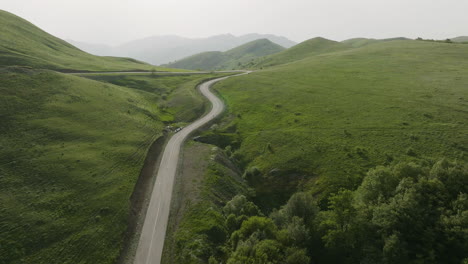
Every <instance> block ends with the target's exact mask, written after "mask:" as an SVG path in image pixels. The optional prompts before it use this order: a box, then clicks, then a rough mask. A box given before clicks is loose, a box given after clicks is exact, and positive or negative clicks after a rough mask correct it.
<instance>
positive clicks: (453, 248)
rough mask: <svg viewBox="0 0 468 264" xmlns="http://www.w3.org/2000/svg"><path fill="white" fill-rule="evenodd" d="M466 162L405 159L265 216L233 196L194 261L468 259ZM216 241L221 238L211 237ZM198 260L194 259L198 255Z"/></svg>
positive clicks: (257, 263) (229, 263)
mask: <svg viewBox="0 0 468 264" xmlns="http://www.w3.org/2000/svg"><path fill="white" fill-rule="evenodd" d="M467 193H468V167H467V165H466V164H460V163H457V162H449V161H446V160H441V161H438V162H436V163H434V164H429V163H428V162H423V161H421V162H418V163H416V162H405V163H399V164H397V165H393V166H388V167H377V168H374V169H372V170H370V171H369V172H368V174H367V175H366V177H365V178H364V179H363V181H362V183H361V184H360V186H359V187H358V188H357V189H356V190H346V189H341V190H340V191H338V192H336V193H334V194H332V195H331V196H330V197H329V198H328V201H329V202H328V206H327V207H326V208H320V207H319V206H317V202H316V199H315V198H314V196H313V195H311V194H310V193H308V192H299V193H296V194H294V195H293V196H292V197H291V198H290V199H289V201H288V202H287V204H285V205H284V206H283V207H281V208H280V209H278V210H274V211H273V212H271V213H270V214H269V215H268V216H265V215H263V214H262V212H261V210H260V209H259V208H258V207H257V206H256V205H255V204H253V203H252V202H250V201H249V200H248V199H247V198H246V197H245V196H242V195H238V196H236V197H234V198H233V199H232V200H231V201H230V202H228V203H227V204H226V205H225V206H224V208H223V209H222V212H220V214H221V215H222V216H223V219H224V223H222V221H221V222H220V226H218V227H217V228H218V229H219V230H223V231H222V232H217V233H216V234H217V236H218V237H217V238H213V237H211V238H210V235H209V234H208V233H207V237H208V240H207V241H212V245H211V246H212V247H211V248H212V250H211V251H209V252H205V253H209V254H206V255H204V256H200V255H198V256H197V254H196V252H193V251H192V252H191V253H190V254H191V257H190V259H185V260H186V261H188V262H191V263H196V262H200V263H206V262H208V263H210V264H212V263H227V264H238V263H239V264H241V263H243V264H260V263H272V264H273V263H287V264H296V263H297V264H299V263H301V264H305V263H415V264H416V263H457V264H460V263H468V251H467V249H468V195H467ZM214 241H217V243H214ZM194 260H197V261H194Z"/></svg>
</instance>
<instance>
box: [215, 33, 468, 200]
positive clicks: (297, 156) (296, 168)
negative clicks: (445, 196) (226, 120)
mask: <svg viewBox="0 0 468 264" xmlns="http://www.w3.org/2000/svg"><path fill="white" fill-rule="evenodd" d="M467 69H468V47H467V46H466V45H459V44H443V43H429V42H418V41H391V42H383V43H379V44H375V45H370V46H366V47H363V48H359V49H353V50H349V51H346V52H337V53H329V54H325V55H319V56H312V57H310V58H307V59H304V60H301V61H298V62H295V63H290V64H285V65H282V66H278V67H275V68H271V69H268V70H264V71H259V72H255V73H252V74H250V75H247V76H243V77H237V78H235V79H229V80H226V81H224V82H222V83H220V84H218V85H217V86H216V87H217V90H219V91H220V93H221V94H222V96H223V97H224V98H225V100H226V102H227V103H228V105H229V110H230V112H232V113H233V114H235V116H236V118H235V119H234V120H233V121H232V122H233V123H235V124H236V127H237V130H238V132H239V133H240V135H241V138H242V140H243V142H242V145H241V147H240V149H239V150H238V151H237V152H238V154H237V156H241V157H243V160H244V161H246V162H249V165H248V166H257V167H258V168H260V170H261V172H262V174H263V175H270V176H265V177H268V180H264V179H263V180H261V181H260V183H259V185H260V193H261V191H262V188H263V190H264V191H265V192H272V191H273V192H275V191H279V192H280V191H281V190H282V189H283V187H281V186H277V185H275V184H276V183H275V181H277V180H278V178H281V177H293V178H294V177H297V180H298V179H300V177H299V176H301V175H304V174H305V175H319V176H321V178H320V179H322V181H321V182H326V183H327V184H328V185H329V186H335V187H336V188H338V186H347V187H353V186H356V184H357V183H358V182H359V181H360V179H361V177H362V175H363V174H364V172H365V171H366V170H367V169H368V168H370V167H373V166H375V165H378V164H385V163H387V162H390V161H391V160H392V159H395V160H397V159H406V158H408V157H409V156H408V155H407V154H409V155H419V156H428V157H440V156H446V157H450V158H460V157H463V155H464V158H465V159H466V157H467V155H466V151H467V148H466V146H467V145H468V142H467V140H468V138H467V137H466V133H467V131H468V126H467V124H468V112H467V109H468V90H467V89H466V86H467V85H468V78H467V76H468V70H467ZM408 148H411V149H410V150H408ZM414 153H415V154H414ZM275 168H276V169H279V170H276V172H275V173H269V172H270V171H271V170H272V169H275ZM291 180H293V179H291ZM296 183H297V181H296ZM302 186H303V187H304V185H302ZM307 186H308V187H307V188H311V187H312V188H317V186H315V185H312V182H309V185H307ZM319 186H320V185H319ZM336 188H335V189H336ZM320 189H321V188H320V187H318V188H317V189H316V190H320ZM331 189H334V188H331ZM265 203H268V201H266V202H265Z"/></svg>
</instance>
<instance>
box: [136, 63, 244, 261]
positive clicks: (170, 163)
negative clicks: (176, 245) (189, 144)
mask: <svg viewBox="0 0 468 264" xmlns="http://www.w3.org/2000/svg"><path fill="white" fill-rule="evenodd" d="M248 73H250V72H245V73H242V74H237V75H232V76H227V77H222V78H218V79H214V80H211V81H207V82H204V83H203V84H201V85H200V91H201V93H202V94H203V95H204V96H205V97H206V98H208V100H210V102H211V103H212V105H213V107H212V109H211V111H210V112H209V113H208V114H206V115H205V116H203V117H201V118H200V119H198V120H196V121H195V122H193V123H192V124H190V125H188V126H186V127H185V128H184V129H182V130H181V131H180V132H178V133H176V134H174V135H173V136H172V138H171V139H170V140H169V142H168V143H167V145H166V148H165V149H164V153H163V156H162V159H161V163H160V164H159V169H158V173H157V176H156V182H155V184H154V187H153V192H152V194H151V200H150V203H149V206H148V209H147V212H146V217H145V221H144V224H143V229H142V231H141V236H140V240H139V242H138V247H137V251H136V255H135V259H134V264H159V263H161V255H162V251H163V246H164V239H165V237H166V227H167V222H168V219H169V211H170V208H171V206H170V205H171V198H172V187H173V185H174V178H175V174H176V171H177V164H178V162H179V152H180V148H181V146H182V144H183V143H184V141H185V139H186V138H187V137H188V136H189V135H190V133H192V132H193V131H195V130H196V129H198V128H200V127H201V126H203V125H205V124H206V123H208V122H209V121H211V120H212V119H213V118H215V117H216V116H218V115H219V114H220V113H221V112H222V111H223V109H224V104H223V102H222V101H221V100H220V99H219V98H218V97H217V96H216V95H214V94H213V93H212V92H211V91H210V87H211V85H213V84H214V83H216V82H219V81H222V80H224V79H227V78H230V77H233V76H239V75H244V74H248Z"/></svg>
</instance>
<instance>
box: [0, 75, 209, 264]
mask: <svg viewBox="0 0 468 264" xmlns="http://www.w3.org/2000/svg"><path fill="white" fill-rule="evenodd" d="M0 76H1V79H2V82H1V83H0V95H1V96H0V110H1V111H0V113H1V115H0V121H1V124H2V126H1V127H0V133H1V135H2V137H0V146H1V148H0V213H1V215H2V217H1V219H0V234H1V235H0V244H1V245H2V246H1V248H0V263H113V262H115V260H116V259H117V257H118V256H119V253H120V249H121V246H122V243H123V238H124V232H125V231H126V228H127V224H128V223H127V218H128V215H129V212H130V201H129V198H130V195H131V194H132V192H133V188H134V185H135V183H136V180H137V178H138V175H139V173H140V170H141V167H142V165H143V161H144V159H145V157H146V151H147V149H148V147H149V146H150V145H151V143H152V142H153V141H154V140H155V139H156V138H158V137H159V136H161V135H162V129H163V128H164V126H165V125H167V124H173V123H174V122H186V121H190V119H193V118H196V115H197V114H199V113H203V111H204V110H203V101H202V100H201V99H200V96H198V95H196V94H197V92H196V90H195V86H196V84H197V83H198V82H201V81H202V80H203V79H208V78H213V77H214V76H215V74H207V75H190V76H188V75H183V76H179V75H175V76H165V77H157V76H152V75H150V74H146V75H142V74H140V75H135V76H132V75H129V76H122V75H118V76H111V77H109V76H110V75H104V76H96V75H95V76H94V77H93V78H96V79H101V81H94V80H89V79H86V78H82V77H78V76H71V75H65V74H61V73H56V72H52V71H47V70H35V69H30V68H22V67H7V68H1V69H0ZM108 78H111V79H112V80H108ZM117 79H118V80H117ZM103 80H107V81H109V82H107V81H106V82H104V81H103ZM112 82H116V83H119V84H121V85H123V86H117V85H114V84H112ZM132 82H139V83H138V89H136V88H128V87H124V86H130V87H131V86H133V85H131V84H130V83H132ZM191 96H194V98H195V99H191V98H190V97H191ZM181 102H186V103H187V104H189V105H190V106H191V107H192V109H194V111H195V110H196V111H195V112H197V113H195V112H194V113H192V115H187V116H185V114H184V111H186V109H185V108H184V109H183V107H181V106H180V105H179V103H181ZM185 117H186V118H187V119H185Z"/></svg>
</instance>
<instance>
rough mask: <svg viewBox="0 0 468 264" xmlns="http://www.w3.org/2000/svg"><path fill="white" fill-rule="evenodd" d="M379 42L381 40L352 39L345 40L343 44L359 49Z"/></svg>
mask: <svg viewBox="0 0 468 264" xmlns="http://www.w3.org/2000/svg"><path fill="white" fill-rule="evenodd" d="M378 41H379V40H377V39H368V38H352V39H347V40H343V41H342V42H341V43H344V44H347V45H350V46H353V47H354V48H359V47H362V46H366V45H369V44H372V43H375V42H378Z"/></svg>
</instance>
